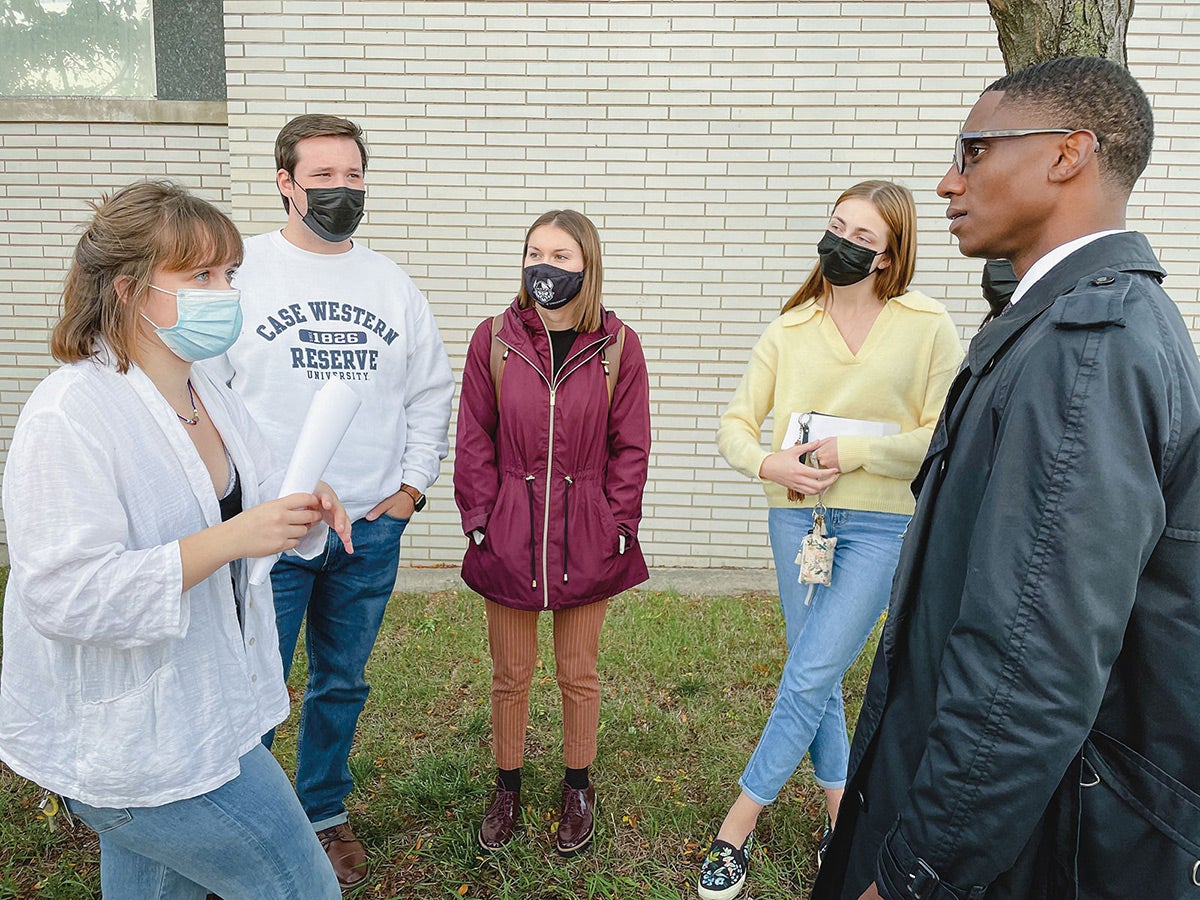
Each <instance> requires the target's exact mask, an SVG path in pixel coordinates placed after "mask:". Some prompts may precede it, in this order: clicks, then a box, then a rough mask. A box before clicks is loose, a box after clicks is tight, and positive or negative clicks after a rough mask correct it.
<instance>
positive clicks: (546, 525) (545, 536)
mask: <svg viewBox="0 0 1200 900" xmlns="http://www.w3.org/2000/svg"><path fill="white" fill-rule="evenodd" d="M542 325H543V327H545V323H544V322H543V323H542ZM546 337H547V338H549V334H547V335H546ZM557 392H558V379H557V378H555V379H554V383H552V384H551V385H550V435H549V437H548V438H547V443H548V446H547V449H546V504H545V506H546V509H545V511H544V512H543V514H542V609H549V608H550V572H549V567H550V551H549V548H548V547H547V546H546V545H547V544H548V543H549V542H550V486H551V485H552V484H553V483H554V482H553V481H552V480H551V475H552V473H553V472H554V395H555V393H557Z"/></svg>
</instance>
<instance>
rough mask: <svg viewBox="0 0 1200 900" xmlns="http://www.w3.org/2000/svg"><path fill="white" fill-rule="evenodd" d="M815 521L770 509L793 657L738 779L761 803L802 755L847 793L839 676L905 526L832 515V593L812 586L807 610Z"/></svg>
mask: <svg viewBox="0 0 1200 900" xmlns="http://www.w3.org/2000/svg"><path fill="white" fill-rule="evenodd" d="M812 517H813V513H812V510H811V509H794V508H772V509H771V511H770V513H769V518H768V522H769V528H770V533H771V551H772V553H773V554H774V556H775V572H776V577H777V579H778V581H779V602H780V605H781V606H782V607H783V618H784V622H785V624H786V627H787V642H788V657H787V661H786V662H785V663H784V665H783V676H782V677H781V678H780V680H779V691H778V693H777V694H776V696H775V705H774V706H772V707H771V715H770V717H769V718H768V719H767V724H766V727H765V728H763V733H762V736H761V737H760V738H759V739H758V746H757V747H755V748H754V753H753V754H752V755H751V756H750V761H749V762H748V763H747V764H746V769H745V771H744V772H743V773H742V777H741V779H740V781H739V782H738V783H739V784H740V785H741V788H742V790H743V791H744V792H745V793H746V795H747V796H749V797H750V799H751V800H753V801H755V802H756V803H760V804H762V805H763V806H767V805H768V804H770V803H773V802H774V801H775V798H776V797H777V796H778V795H779V791H780V790H781V789H782V788H783V786H784V784H785V783H786V782H787V780H788V779H789V778H791V776H792V773H793V772H795V771H796V767H797V766H798V765H800V760H802V759H803V758H804V754H805V752H806V751H807V752H808V753H809V754H810V755H811V757H812V764H813V772H814V774H815V775H816V779H817V784H819V785H821V787H823V788H840V787H844V786H845V784H846V767H847V765H848V764H849V761H850V742H849V739H848V738H847V735H846V710H845V707H844V705H843V703H842V675H844V674H845V672H846V670H847V669H848V668H850V666H851V664H852V663H853V662H854V660H855V658H856V657H857V656H858V654H859V653H861V652H862V648H863V645H864V644H866V642H867V638H868V637H869V636H870V634H871V629H872V628H873V627H874V625H875V623H876V621H878V619H879V616H880V615H881V614H882V613H883V611H884V610H885V609H886V608H887V603H888V597H889V596H890V594H891V587H892V575H893V574H894V573H895V569H896V563H897V561H898V560H899V558H900V543H901V538H902V537H903V533H904V529H905V528H906V527H907V526H908V519H909V517H908V516H905V515H898V514H896V513H879V512H865V511H861V510H856V509H831V510H829V512H828V516H827V517H826V530H827V533H828V534H830V535H832V536H833V537H836V538H837V539H838V542H837V549H836V550H835V552H834V558H833V578H832V579H831V583H830V585H829V586H828V587H825V586H824V585H816V589H815V590H814V591H813V593H812V600H811V603H810V604H809V605H805V602H804V600H805V597H807V596H808V593H809V589H810V588H811V587H813V586H812V585H808V584H799V583H797V578H798V576H799V574H800V567H799V566H798V565H796V562H795V560H796V552H797V550H798V549H799V547H800V541H801V539H803V537H804V535H805V534H807V533H808V531H809V529H810V528H811V527H812Z"/></svg>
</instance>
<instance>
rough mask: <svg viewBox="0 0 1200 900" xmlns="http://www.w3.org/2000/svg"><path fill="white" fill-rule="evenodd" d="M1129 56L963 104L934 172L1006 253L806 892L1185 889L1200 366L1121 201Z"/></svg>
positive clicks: (1016, 82) (1191, 883)
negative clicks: (994, 305)
mask: <svg viewBox="0 0 1200 900" xmlns="http://www.w3.org/2000/svg"><path fill="white" fill-rule="evenodd" d="M1152 138H1153V124H1152V118H1151V113H1150V107H1149V104H1148V102H1147V100H1146V97H1145V95H1144V94H1143V93H1142V91H1141V89H1140V88H1139V87H1138V85H1137V82H1136V81H1134V79H1133V78H1132V77H1131V76H1130V75H1129V73H1128V72H1127V71H1126V70H1125V69H1123V68H1122V67H1120V66H1118V65H1115V64H1113V63H1110V62H1107V61H1104V60H1100V59H1082V58H1064V59H1058V60H1053V61H1051V62H1047V63H1042V64H1039V65H1036V66H1032V67H1030V68H1028V69H1024V70H1021V71H1019V72H1015V73H1013V74H1011V75H1008V76H1006V77H1004V78H1001V79H1000V80H999V81H997V82H995V83H994V84H992V85H991V86H990V87H989V88H988V89H987V90H986V91H985V92H984V93H983V94H982V95H981V97H980V99H979V101H978V102H977V103H976V104H975V106H974V108H973V109H972V111H971V113H970V115H969V116H968V118H967V121H966V123H965V125H964V130H963V134H962V135H961V136H960V137H959V139H958V143H957V146H956V151H955V165H954V166H953V167H951V169H950V170H949V171H948V172H947V174H946V176H945V178H943V179H942V181H941V184H939V186H938V193H939V194H940V195H941V196H942V197H945V198H947V199H948V200H949V209H948V210H947V216H948V217H949V218H950V220H951V224H950V232H951V233H952V234H953V235H955V236H956V237H957V238H958V240H959V247H960V250H961V251H962V252H963V253H964V254H965V255H967V256H973V257H986V258H993V259H996V258H1001V259H1009V260H1011V261H1012V263H1013V266H1014V270H1015V272H1016V274H1017V275H1018V276H1019V277H1020V279H1021V281H1020V284H1019V286H1018V288H1017V291H1016V292H1015V294H1014V295H1013V300H1014V305H1012V306H1010V308H1009V309H1008V310H1007V311H1006V312H1005V313H1004V314H1003V315H1002V316H1000V317H999V318H997V319H996V320H994V321H993V322H991V323H990V324H988V325H987V326H985V327H984V328H983V330H982V331H980V333H979V334H978V335H977V336H976V337H975V339H974V340H973V341H972V342H971V348H970V351H969V353H968V356H967V363H966V365H965V366H964V367H963V369H962V371H961V372H960V373H959V376H958V378H957V379H956V380H955V382H954V384H953V385H952V386H951V388H950V393H949V396H948V398H947V403H946V408H945V410H944V412H943V414H942V420H941V422H940V423H939V425H938V428H937V430H936V432H935V435H934V438H933V441H932V443H931V445H930V448H929V454H928V456H927V458H926V460H925V463H924V465H923V467H922V469H921V472H920V474H919V475H918V476H917V480H916V482H915V484H914V490H916V491H918V503H917V509H916V513H915V514H914V516H913V519H912V523H911V525H910V527H909V531H908V534H907V537H906V540H905V542H904V548H903V551H902V553H901V557H900V563H899V567H898V569H897V572H896V580H895V582H894V585H893V593H892V601H891V610H890V614H889V617H888V621H887V625H886V628H885V630H884V634H883V638H882V640H881V642H880V645H879V651H878V654H877V656H876V659H875V665H874V668H873V670H872V672H871V677H870V683H869V685H868V688H867V696H866V700H865V702H864V704H863V709H862V714H861V716H860V718H859V722H858V726H857V730H856V734H855V736H854V745H853V749H852V752H851V759H850V780H849V783H848V784H847V787H846V794H845V799H844V801H843V803H842V807H841V810H840V813H839V816H838V821H837V829H836V832H835V834H834V837H833V841H832V843H831V846H830V848H829V850H828V853H827V855H826V856H825V860H824V864H823V866H822V868H821V871H820V875H819V877H818V879H817V882H816V886H815V889H814V893H813V897H814V898H815V900H830V898H839V900H859V898H860V897H861V898H876V897H884V898H887V900H900V898H906V900H907V898H916V900H925V898H933V900H950V898H981V897H984V896H985V895H986V897H987V898H988V900H1009V898H1011V900H1017V898H1019V900H1041V898H1045V900H1059V898H1085V900H1093V898H1133V900H1140V898H1146V900H1174V898H1184V897H1189V898H1191V897H1200V862H1198V861H1200V796H1197V792H1198V791H1200V727H1198V723H1197V720H1198V715H1197V713H1198V705H1197V699H1198V698H1200V477H1198V476H1200V399H1198V396H1200V364H1198V363H1197V358H1196V352H1195V350H1194V348H1193V346H1192V340H1191V337H1190V336H1189V334H1188V330H1187V328H1186V327H1185V325H1184V323H1183V320H1182V319H1181V317H1180V315H1179V312H1178V311H1177V309H1176V307H1175V305H1174V303H1172V301H1171V299H1170V298H1169V297H1168V296H1167V295H1166V294H1165V293H1164V292H1163V290H1162V288H1161V287H1160V286H1159V283H1160V281H1161V280H1162V278H1163V276H1164V274H1165V273H1164V272H1163V270H1162V268H1161V267H1160V266H1159V264H1158V261H1157V260H1156V259H1155V257H1154V254H1153V252H1152V251H1151V249H1150V246H1149V244H1148V243H1147V241H1146V240H1145V238H1143V237H1142V236H1141V235H1140V234H1137V233H1134V232H1130V231H1126V230H1125V207H1126V204H1127V202H1128V199H1129V194H1130V192H1131V190H1132V188H1133V185H1134V183H1135V181H1136V180H1137V178H1138V176H1139V175H1140V174H1141V172H1142V170H1143V169H1144V168H1145V165H1146V162H1147V159H1148V158H1149V154H1150V145H1151V142H1152Z"/></svg>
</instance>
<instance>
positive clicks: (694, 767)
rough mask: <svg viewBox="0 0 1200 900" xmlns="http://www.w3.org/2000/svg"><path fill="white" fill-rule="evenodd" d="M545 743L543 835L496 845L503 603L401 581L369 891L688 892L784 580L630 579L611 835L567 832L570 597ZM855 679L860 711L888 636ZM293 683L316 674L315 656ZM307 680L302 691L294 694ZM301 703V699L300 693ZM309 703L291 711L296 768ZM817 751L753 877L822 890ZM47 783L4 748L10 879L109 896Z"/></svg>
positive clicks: (381, 654) (603, 807)
mask: <svg viewBox="0 0 1200 900" xmlns="http://www.w3.org/2000/svg"><path fill="white" fill-rule="evenodd" d="M542 619H543V622H542V631H541V645H540V646H541V649H542V657H541V659H540V660H539V662H538V666H537V669H536V671H535V675H534V684H533V692H532V697H531V703H530V707H531V708H530V719H529V734H528V740H527V753H526V763H525V775H524V787H523V791H522V800H523V801H524V815H523V819H522V824H523V835H522V839H520V840H517V841H515V842H514V843H513V845H512V846H511V847H510V848H509V849H507V850H506V851H504V852H503V853H501V854H498V855H495V856H491V857H485V856H484V855H483V854H481V853H480V852H479V849H478V846H477V844H476V841H475V828H476V825H477V824H478V820H479V818H480V816H481V815H482V812H483V809H484V807H485V805H486V803H487V799H488V794H489V790H490V787H491V781H492V778H493V771H494V770H493V766H492V760H491V754H490V750H489V739H490V733H491V732H490V722H489V713H488V690H489V682H490V675H491V666H490V660H489V658H488V652H487V638H486V629H485V623H484V615H483V606H482V603H481V601H480V600H479V598H478V597H477V596H475V595H473V594H470V593H469V592H466V591H463V592H452V591H447V592H441V593H436V594H431V595H430V594H398V595H396V596H395V597H394V598H393V600H392V602H391V605H390V607H389V610H388V615H387V618H386V620H385V624H384V629H383V632H382V633H381V636H380V639H379V642H378V644H377V646H376V649H375V653H374V656H373V657H372V661H371V665H370V667H369V669H368V678H369V680H370V682H371V685H372V693H371V698H370V700H369V701H368V702H367V708H366V710H365V712H364V713H363V717H362V719H361V722H360V725H359V732H358V738H357V742H356V745H355V753H354V755H353V757H352V758H351V760H350V763H351V771H352V773H353V776H354V781H355V790H354V791H353V792H352V793H351V795H350V797H349V799H348V801H347V804H348V808H349V811H350V816H351V822H352V823H353V825H354V827H355V829H356V831H357V832H358V835H359V837H360V838H362V839H363V841H364V842H365V843H366V844H367V847H368V851H369V853H370V856H371V872H370V877H369V878H368V879H367V880H366V882H365V883H364V885H363V886H362V887H360V888H357V889H356V890H355V891H354V892H352V893H351V894H350V895H349V896H351V897H354V898H393V897H394V898H413V897H421V898H438V897H446V898H457V897H464V896H465V897H480V898H482V897H486V898H500V900H504V898H512V900H517V898H521V900H543V898H544V900H550V898H571V900H576V898H610V897H611V898H618V897H619V898H622V900H624V898H672V900H674V898H680V897H694V896H695V888H694V885H695V879H696V875H697V873H698V871H699V865H700V860H701V859H702V857H703V854H704V852H705V851H706V850H707V848H708V843H709V841H710V840H711V839H712V835H713V831H714V829H715V828H716V826H717V825H718V824H719V823H720V820H721V818H722V816H723V815H724V814H725V811H726V809H727V808H728V806H729V804H730V803H731V802H732V801H733V799H734V797H735V796H736V795H737V791H738V789H737V777H738V775H739V774H740V773H741V770H742V767H743V766H744V764H745V762H746V759H747V758H748V756H749V754H750V752H751V750H752V749H753V748H754V744H755V741H756V740H757V738H758V735H759V732H760V730H761V728H762V726H763V723H764V722H765V721H766V716H767V713H768V711H769V709H770V703H771V700H772V698H773V697H774V693H775V685H776V682H777V680H778V678H779V673H780V669H781V667H782V665H783V659H784V646H783V643H784V640H783V622H782V619H781V617H780V614H779V610H778V603H777V601H776V599H775V597H774V596H770V595H765V594H754V595H747V596H742V597H718V598H706V597H693V596H681V595H678V594H675V593H642V592H629V593H627V594H624V595H622V596H621V597H620V598H618V599H617V600H615V601H614V602H613V603H612V604H611V606H610V608H609V614H608V618H607V620H606V622H605V626H604V632H603V635H602V638H601V647H602V649H601V656H600V679H601V690H602V693H603V702H602V706H601V712H600V717H601V719H600V739H599V755H598V758H597V760H596V763H595V765H594V766H593V769H592V771H593V780H594V781H595V784H596V789H597V795H598V797H599V806H598V816H599V824H598V830H597V835H596V839H595V841H594V845H593V846H592V847H591V848H590V849H589V850H587V851H585V852H584V853H583V854H581V855H580V856H579V857H578V858H575V859H570V860H566V859H562V858H561V857H559V856H558V855H557V854H556V853H555V851H554V845H553V837H552V828H553V825H554V823H555V821H556V819H557V814H558V801H559V791H560V789H561V778H562V755H561V750H562V737H561V724H560V723H561V717H560V708H559V698H558V691H557V686H556V684H555V681H554V672H553V665H554V663H553V651H552V645H551V643H550V635H549V631H550V628H549V626H550V617H548V616H543V617H542ZM874 644H875V638H874V637H873V638H872V640H871V642H870V643H869V645H868V649H867V654H866V656H865V658H862V659H860V660H859V661H858V663H857V664H856V665H855V667H854V668H853V669H852V670H851V672H850V674H849V675H848V676H847V679H846V690H847V705H848V706H849V707H850V709H849V713H850V715H851V716H856V715H857V710H858V703H859V699H860V698H861V694H862V690H863V687H864V685H865V681H866V672H867V667H868V666H869V655H870V653H871V652H873V648H874ZM295 669H296V671H294V673H293V679H292V685H291V686H292V688H293V691H294V692H295V691H298V690H302V687H303V669H304V666H303V664H302V663H301V662H299V661H298V662H297V665H296V667H295ZM293 697H294V699H296V694H295V693H294V694H293ZM293 706H294V707H295V706H296V704H293ZM295 728H296V715H295V713H293V716H292V718H291V719H290V720H289V721H288V722H287V723H286V724H285V725H283V726H281V727H280V730H279V733H278V734H279V736H278V739H277V742H276V748H277V751H278V753H279V756H280V759H281V761H282V762H283V764H284V767H285V768H289V767H290V766H291V764H292V762H293V758H294V748H295ZM811 776H812V771H811V768H810V767H809V764H808V762H807V760H806V761H805V762H804V763H803V764H802V766H801V768H800V770H799V771H798V773H797V775H796V777H794V778H793V779H792V780H791V782H789V784H788V786H787V787H786V788H785V789H784V791H783V793H782V794H781V795H780V799H779V802H777V803H776V804H775V806H774V807H772V808H771V809H770V810H768V811H767V812H766V813H765V814H764V815H763V817H762V819H761V820H760V827H759V831H758V834H759V838H760V847H761V848H762V850H761V852H758V853H756V855H755V857H754V863H753V867H752V871H751V887H750V891H749V895H750V896H753V897H754V898H756V900H768V898H784V897H787V898H793V897H796V896H801V895H803V894H804V893H806V892H807V889H808V887H809V886H810V884H811V879H812V875H813V872H814V856H813V854H814V850H815V847H816V839H817V836H818V835H819V832H820V829H821V824H822V821H823V815H824V813H823V805H822V801H821V795H820V791H819V790H818V789H817V788H816V786H815V785H814V783H813V781H812V777H811ZM39 797H40V791H39V790H38V789H37V788H35V787H34V786H33V785H31V784H29V783H28V782H25V781H23V780H21V779H19V778H17V777H16V776H14V775H13V774H12V773H11V772H10V771H8V770H7V769H5V768H4V767H3V766H0V898H15V897H20V898H31V897H38V898H48V900H67V898H70V900H79V898H88V897H98V896H99V886H98V881H99V879H98V849H97V842H96V838H95V835H93V834H92V833H91V832H90V831H88V830H87V829H86V828H85V827H83V826H78V827H77V828H76V829H75V830H74V831H68V830H63V829H60V830H59V831H58V832H57V833H55V834H51V833H50V832H49V831H48V830H47V829H46V828H45V827H44V826H43V825H42V824H41V821H40V819H39V817H38V816H37V814H36V803H37V800H38V798H39Z"/></svg>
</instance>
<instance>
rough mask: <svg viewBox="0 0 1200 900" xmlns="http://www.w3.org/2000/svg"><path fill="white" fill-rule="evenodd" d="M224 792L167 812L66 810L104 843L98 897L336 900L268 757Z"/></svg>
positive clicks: (245, 759) (251, 761) (322, 859)
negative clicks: (213, 896)
mask: <svg viewBox="0 0 1200 900" xmlns="http://www.w3.org/2000/svg"><path fill="white" fill-rule="evenodd" d="M239 763H240V765H241V773H240V774H239V775H238V776H237V777H236V778H234V779H233V780H232V781H229V782H226V783H225V784H223V785H221V786H220V787H219V788H216V789H214V790H211V791H209V792H208V793H207V794H201V795H200V796H199V797H192V798H190V799H188V800H176V801H175V802H174V803H167V804H166V805H164V806H150V807H131V808H129V809H108V808H98V807H95V806H88V805H87V804H86V803H80V802H79V801H78V800H70V799H68V800H66V804H67V809H69V810H70V811H71V813H73V814H74V815H76V816H78V817H79V819H80V820H82V821H83V823H84V824H85V825H87V826H88V827H89V828H91V829H92V830H93V831H95V832H96V833H97V834H98V835H99V836H100V890H101V892H102V893H103V895H104V896H105V897H113V898H122V897H129V898H137V900H193V898H194V900H204V897H205V895H206V894H207V893H208V892H209V891H213V892H215V893H217V894H219V895H220V896H221V897H223V898H225V900H336V898H340V897H341V890H340V888H339V887H338V883H337V878H336V877H335V876H334V874H333V867H332V866H331V865H330V864H329V859H328V858H327V857H326V856H325V851H324V850H322V849H321V844H320V842H319V841H318V840H317V837H316V835H315V834H313V830H312V828H310V827H309V824H308V820H307V819H306V818H305V816H304V812H303V810H301V809H300V804H299V803H297V802H296V795H295V793H294V792H293V791H292V786H291V784H290V783H289V782H288V779H287V775H285V774H284V773H283V770H282V769H281V768H279V763H277V762H275V758H274V757H273V756H271V754H270V752H268V751H267V749H266V748H265V747H261V746H256V747H255V748H254V749H253V750H250V751H249V752H247V753H246V754H245V755H244V756H242V758H241V759H240V760H239Z"/></svg>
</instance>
